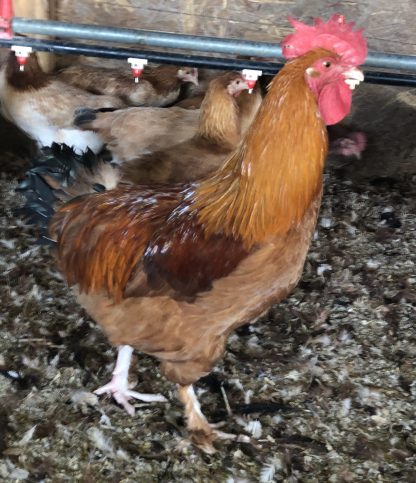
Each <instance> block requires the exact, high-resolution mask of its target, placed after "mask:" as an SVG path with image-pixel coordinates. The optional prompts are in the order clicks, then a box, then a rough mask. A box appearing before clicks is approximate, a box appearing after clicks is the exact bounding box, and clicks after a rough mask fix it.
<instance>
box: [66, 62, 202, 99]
mask: <svg viewBox="0 0 416 483" xmlns="http://www.w3.org/2000/svg"><path fill="white" fill-rule="evenodd" d="M58 76H59V78H60V79H62V80H63V81H64V82H67V83H68V84H71V85H73V86H75V87H79V88H81V89H85V90H87V91H90V92H93V93H95V94H106V95H111V96H118V97H120V98H121V99H122V100H123V101H124V102H125V103H126V104H128V105H131V106H155V107H163V106H167V105H169V104H172V103H174V102H175V101H176V100H177V99H178V97H179V95H180V94H181V88H182V85H183V84H184V83H188V82H189V83H192V84H194V85H198V69H196V68H193V67H178V66H175V65H159V66H156V67H151V66H145V67H144V69H143V72H142V73H141V76H140V81H139V82H138V83H135V82H134V80H133V76H132V74H131V71H130V70H127V69H126V71H125V72H124V71H120V69H103V68H99V67H93V66H87V65H79V64H77V65H73V66H71V67H67V68H65V69H63V70H61V71H60V73H59V75H58Z"/></svg>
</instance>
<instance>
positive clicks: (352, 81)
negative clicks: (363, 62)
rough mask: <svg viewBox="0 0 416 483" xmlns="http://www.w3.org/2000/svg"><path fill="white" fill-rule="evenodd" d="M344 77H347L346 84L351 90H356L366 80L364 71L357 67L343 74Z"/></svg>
mask: <svg viewBox="0 0 416 483" xmlns="http://www.w3.org/2000/svg"><path fill="white" fill-rule="evenodd" d="M342 75H343V76H344V77H345V83H346V84H347V85H348V87H349V88H350V89H351V90H354V89H355V88H356V87H357V86H358V84H359V83H360V82H362V81H363V80H364V74H363V73H362V71H361V70H360V69H357V68H355V67H354V68H352V69H350V70H347V71H345V72H343V73H342Z"/></svg>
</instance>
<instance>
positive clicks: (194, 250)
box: [143, 207, 248, 298]
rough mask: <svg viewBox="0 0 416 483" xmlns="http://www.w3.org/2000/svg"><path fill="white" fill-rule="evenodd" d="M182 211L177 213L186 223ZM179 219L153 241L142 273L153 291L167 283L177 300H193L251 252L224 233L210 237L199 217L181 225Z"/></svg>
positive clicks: (168, 224)
mask: <svg viewBox="0 0 416 483" xmlns="http://www.w3.org/2000/svg"><path fill="white" fill-rule="evenodd" d="M181 208H182V207H179V209H178V210H175V212H176V213H178V218H182V219H183V218H184V216H183V214H182V213H181ZM176 218H177V217H176V216H175V213H173V214H172V215H171V216H170V217H169V221H168V223H167V224H166V225H165V226H164V227H163V228H162V229H161V230H159V231H158V232H157V234H156V235H155V236H154V237H153V238H152V239H151V241H150V243H149V245H148V247H147V249H146V251H145V253H144V256H143V269H144V271H145V272H146V274H147V275H148V279H149V281H151V283H152V284H153V286H154V287H155V286H159V287H160V286H161V285H162V284H163V283H167V284H168V285H169V286H170V287H171V288H172V289H173V290H175V291H176V294H174V297H175V298H178V297H183V296H186V297H193V296H195V295H196V294H197V293H198V292H201V291H206V290H209V289H210V288H211V287H212V282H213V281H214V280H216V279H218V278H221V277H225V276H226V275H228V274H229V273H230V272H231V271H232V270H233V269H234V268H235V267H236V266H237V265H238V263H239V262H240V261H241V260H242V259H243V258H245V257H246V256H247V254H248V252H247V251H246V250H245V249H244V247H243V244H242V242H241V241H240V240H235V239H233V238H231V237H227V236H225V235H223V234H221V233H217V234H213V235H211V236H207V235H206V233H205V232H204V229H203V227H202V226H201V225H200V224H199V223H198V222H197V219H196V216H194V217H193V218H189V217H188V216H186V217H185V220H181V221H179V223H178V220H177V219H176Z"/></svg>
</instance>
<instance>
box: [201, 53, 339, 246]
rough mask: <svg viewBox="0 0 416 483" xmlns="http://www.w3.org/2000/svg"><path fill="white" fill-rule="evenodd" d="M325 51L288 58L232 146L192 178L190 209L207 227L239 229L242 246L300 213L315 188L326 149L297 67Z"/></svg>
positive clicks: (281, 228) (283, 227) (282, 228)
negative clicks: (205, 174)
mask: <svg viewBox="0 0 416 483" xmlns="http://www.w3.org/2000/svg"><path fill="white" fill-rule="evenodd" d="M328 55H333V54H331V53H330V52H328V51H325V50H323V49H319V50H317V51H313V52H311V53H309V54H307V55H305V56H303V57H301V58H299V59H296V60H294V61H292V62H290V63H288V64H287V65H286V66H285V67H284V68H283V69H282V70H281V72H280V74H279V75H278V76H277V77H275V79H274V80H273V82H272V83H271V85H270V89H269V92H268V94H267V96H266V97H265V99H264V101H263V103H262V105H261V107H260V110H259V112H258V114H257V116H256V118H255V120H254V122H253V124H252V126H251V128H250V129H249V131H248V133H247V135H246V137H245V140H244V141H243V143H242V144H241V146H240V148H239V149H238V150H237V151H236V152H235V154H234V155H233V156H231V157H230V158H229V159H228V160H227V162H226V163H225V164H224V166H223V167H222V168H220V169H219V170H217V171H216V172H215V173H214V174H213V175H212V176H210V177H209V178H207V179H205V180H204V181H202V182H200V183H199V184H198V186H197V189H196V193H195V203H194V209H195V210H196V211H197V213H198V218H199V221H200V222H201V223H202V224H203V225H204V227H205V230H206V231H207V232H208V233H215V232H222V233H225V234H226V235H229V236H233V237H240V238H241V239H242V240H243V241H244V243H245V245H246V247H247V248H250V247H251V246H253V245H254V244H256V243H261V242H262V241H264V240H265V239H267V237H269V236H271V235H276V234H279V233H285V232H287V231H288V230H290V229H291V228H292V227H293V226H295V225H296V223H298V222H299V221H300V220H301V219H302V217H303V215H304V213H305V211H306V209H307V207H308V206H309V204H310V203H311V201H312V200H313V199H314V197H315V196H316V195H317V194H318V193H319V191H320V188H321V185H322V171H323V166H324V161H325V157H326V154H327V149H328V140H327V133H326V128H325V125H324V123H323V121H322V119H321V117H320V115H319V112H318V107H317V101H316V99H315V96H314V94H313V93H312V92H311V90H310V89H309V87H308V86H307V83H306V80H305V70H306V68H307V67H309V66H310V65H311V63H313V62H314V61H315V60H317V59H319V58H320V57H323V56H328Z"/></svg>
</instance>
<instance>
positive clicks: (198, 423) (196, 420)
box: [178, 385, 250, 454]
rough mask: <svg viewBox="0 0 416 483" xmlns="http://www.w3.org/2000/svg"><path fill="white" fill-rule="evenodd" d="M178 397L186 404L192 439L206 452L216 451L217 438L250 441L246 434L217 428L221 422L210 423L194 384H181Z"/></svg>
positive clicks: (186, 414) (186, 416) (188, 427)
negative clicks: (215, 442) (232, 432)
mask: <svg viewBox="0 0 416 483" xmlns="http://www.w3.org/2000/svg"><path fill="white" fill-rule="evenodd" d="M178 397H179V399H180V401H181V402H182V404H183V405H184V406H185V418H186V422H187V429H188V431H189V437H190V440H191V441H192V443H194V445H195V446H197V447H198V448H200V449H201V450H202V451H204V452H205V453H207V454H214V453H215V452H216V450H215V448H214V446H213V444H212V443H213V441H214V440H215V439H227V440H234V441H239V442H245V443H247V442H250V438H249V437H248V436H246V435H241V434H231V433H224V432H222V431H218V430H217V429H215V428H216V427H218V426H219V424H209V423H208V421H207V419H206V418H205V416H204V415H203V413H202V411H201V406H200V404H199V401H198V399H197V397H196V394H195V391H194V389H193V387H192V385H189V386H179V388H178ZM222 425H223V424H222V423H221V426H222Z"/></svg>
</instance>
